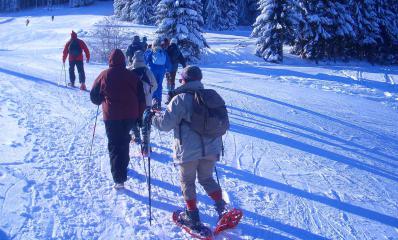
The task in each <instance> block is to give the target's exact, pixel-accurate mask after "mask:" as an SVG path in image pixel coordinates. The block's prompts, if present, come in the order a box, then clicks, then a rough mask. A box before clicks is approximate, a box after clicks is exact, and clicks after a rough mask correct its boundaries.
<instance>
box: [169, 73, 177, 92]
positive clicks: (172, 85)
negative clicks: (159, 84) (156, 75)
mask: <svg viewBox="0 0 398 240" xmlns="http://www.w3.org/2000/svg"><path fill="white" fill-rule="evenodd" d="M176 75H177V71H173V72H171V73H170V80H169V83H170V91H174V89H175V88H176Z"/></svg>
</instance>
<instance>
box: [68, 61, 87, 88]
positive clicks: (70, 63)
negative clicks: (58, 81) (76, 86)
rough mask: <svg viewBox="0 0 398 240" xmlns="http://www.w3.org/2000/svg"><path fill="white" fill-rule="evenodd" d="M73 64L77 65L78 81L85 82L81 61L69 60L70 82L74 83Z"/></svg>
mask: <svg viewBox="0 0 398 240" xmlns="http://www.w3.org/2000/svg"><path fill="white" fill-rule="evenodd" d="M75 65H76V67H77V72H78V73H79V82H80V83H85V82H86V75H85V74H84V67H83V61H69V80H70V82H71V83H75V80H76V76H75Z"/></svg>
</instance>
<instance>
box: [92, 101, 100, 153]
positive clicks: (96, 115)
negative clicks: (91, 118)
mask: <svg viewBox="0 0 398 240" xmlns="http://www.w3.org/2000/svg"><path fill="white" fill-rule="evenodd" d="M99 106H100V105H98V107H97V114H95V122H94V129H93V137H92V138H91V146H90V155H89V157H90V158H91V153H92V150H93V143H94V136H95V128H96V127H97V118H98V113H99Z"/></svg>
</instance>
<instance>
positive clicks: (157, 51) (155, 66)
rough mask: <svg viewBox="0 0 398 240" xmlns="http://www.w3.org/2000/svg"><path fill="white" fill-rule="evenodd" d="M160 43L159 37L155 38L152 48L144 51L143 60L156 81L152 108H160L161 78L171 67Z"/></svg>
mask: <svg viewBox="0 0 398 240" xmlns="http://www.w3.org/2000/svg"><path fill="white" fill-rule="evenodd" d="M161 43H162V42H161V40H160V38H157V39H155V40H154V41H153V43H152V50H151V51H149V52H147V53H145V58H146V59H145V62H146V63H147V64H148V65H149V68H150V69H151V71H152V72H153V74H154V75H155V78H156V81H157V83H158V88H157V89H156V91H155V92H154V94H153V101H154V108H156V109H160V108H161V104H162V91H163V87H162V84H163V78H164V75H165V73H167V72H169V69H170V68H171V65H170V59H169V56H168V54H167V52H166V51H165V50H164V49H163V48H162V46H161Z"/></svg>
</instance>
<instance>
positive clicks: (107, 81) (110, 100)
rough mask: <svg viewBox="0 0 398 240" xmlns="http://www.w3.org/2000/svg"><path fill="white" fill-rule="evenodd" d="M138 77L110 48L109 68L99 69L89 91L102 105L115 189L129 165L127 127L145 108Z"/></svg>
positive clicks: (125, 178) (122, 185) (117, 52)
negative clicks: (100, 70)
mask: <svg viewBox="0 0 398 240" xmlns="http://www.w3.org/2000/svg"><path fill="white" fill-rule="evenodd" d="M139 84H140V80H139V79H138V76H137V75H136V74H135V73H134V72H132V71H129V70H127V68H126V62H125V57H124V54H123V52H122V51H121V50H120V49H115V50H113V51H112V53H111V55H110V57H109V68H108V69H106V70H104V71H102V72H101V73H100V75H99V76H98V77H97V79H96V80H95V81H94V83H93V87H92V88H91V91H90V98H91V101H92V102H93V103H94V104H96V105H100V104H102V112H103V117H104V123H105V130H106V135H107V137H108V150H109V158H110V163H111V172H112V176H113V180H114V182H115V185H114V188H115V189H122V188H124V182H125V181H127V166H128V164H129V160H130V157H129V144H130V141H131V136H130V130H131V129H132V127H133V126H134V125H135V124H136V122H137V120H138V119H139V117H140V116H142V113H143V112H144V110H145V107H146V104H145V97H144V98H142V96H144V92H143V90H142V85H139Z"/></svg>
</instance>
